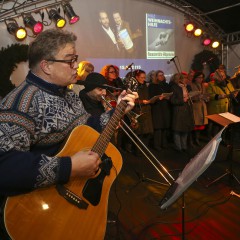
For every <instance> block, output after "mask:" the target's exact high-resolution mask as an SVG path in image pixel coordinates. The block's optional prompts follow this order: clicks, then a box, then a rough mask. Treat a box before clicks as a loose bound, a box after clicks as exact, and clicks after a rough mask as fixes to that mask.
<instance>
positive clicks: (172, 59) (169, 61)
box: [167, 56, 177, 64]
mask: <svg viewBox="0 0 240 240" xmlns="http://www.w3.org/2000/svg"><path fill="white" fill-rule="evenodd" d="M176 57H177V56H174V57H173V58H171V59H170V60H168V61H167V63H168V64H169V63H171V62H172V61H174V59H175V58H176Z"/></svg>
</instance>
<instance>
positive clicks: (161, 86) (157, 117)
mask: <svg viewBox="0 0 240 240" xmlns="http://www.w3.org/2000/svg"><path fill="white" fill-rule="evenodd" d="M148 88H149V98H150V99H153V100H154V101H152V102H151V106H152V118H153V128H154V134H153V147H154V148H155V149H156V150H158V151H159V150H161V149H162V148H165V147H166V145H167V135H168V130H169V128H170V125H171V109H170V103H169V97H170V95H171V94H170V92H171V90H170V87H169V85H168V83H167V82H166V78H165V76H164V72H163V71H161V70H158V71H156V73H155V77H154V78H153V80H152V83H150V85H149V87H148Z"/></svg>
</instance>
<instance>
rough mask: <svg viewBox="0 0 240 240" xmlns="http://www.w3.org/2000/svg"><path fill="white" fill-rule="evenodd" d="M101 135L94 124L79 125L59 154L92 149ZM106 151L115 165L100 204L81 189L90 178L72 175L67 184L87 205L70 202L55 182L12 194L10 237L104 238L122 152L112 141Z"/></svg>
mask: <svg viewBox="0 0 240 240" xmlns="http://www.w3.org/2000/svg"><path fill="white" fill-rule="evenodd" d="M98 137H99V133H98V132H96V131H95V130H93V129H92V128H90V127H88V126H78V127H76V128H75V129H74V130H73V132H72V133H71V135H70V136H69V139H68V141H67V142H66V144H65V146H64V148H63V149H62V150H61V152H60V153H59V154H57V156H71V155H73V154H74V153H76V152H78V151H80V150H90V149H92V146H93V145H94V143H95V142H96V141H97V139H98ZM105 153H106V155H107V156H109V157H111V160H112V164H113V167H112V168H111V170H110V174H109V175H107V176H106V177H105V178H104V181H103V184H102V190H101V197H100V201H99V203H98V204H97V205H95V204H91V203H90V202H89V201H88V200H86V199H85V198H84V197H83V194H82V191H83V189H84V186H85V184H86V182H87V181H88V180H89V179H87V178H76V179H71V180H70V181H69V183H68V184H66V185H64V186H65V187H66V188H68V189H69V190H71V191H72V192H73V193H75V194H76V195H77V196H79V197H80V198H81V199H83V200H84V201H85V202H87V203H88V206H87V208H86V209H80V208H79V207H77V206H75V205H74V204H72V203H69V202H68V201H67V200H66V199H65V198H64V197H62V196H61V195H60V194H59V193H58V191H57V189H56V187H55V186H53V187H49V188H44V189H38V190H35V191H33V192H31V193H28V194H23V195H19V196H14V197H10V198H8V199H7V202H6V205H5V211H4V219H5V226H6V229H7V231H8V233H9V235H10V237H11V238H12V239H13V240H32V239H34V240H45V239H49V240H50V239H51V240H61V239H64V240H76V239H82V240H95V239H96V240H102V239H104V236H105V231H106V222H107V210H108V197H109V192H110V188H111V185H112V183H113V181H114V180H115V178H116V176H117V174H118V173H119V172H120V170H121V167H122V157H121V154H120V153H119V151H118V150H117V149H116V147H115V146H114V145H112V144H111V143H109V144H108V146H107V149H106V151H105ZM100 171H102V170H100ZM98 175H99V172H98V173H97V174H96V176H98ZM96 176H94V178H96ZM94 178H93V179H94Z"/></svg>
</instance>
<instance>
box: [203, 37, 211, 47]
mask: <svg viewBox="0 0 240 240" xmlns="http://www.w3.org/2000/svg"><path fill="white" fill-rule="evenodd" d="M210 43H211V39H210V38H206V39H204V40H203V45H204V46H208V45H209V44H210Z"/></svg>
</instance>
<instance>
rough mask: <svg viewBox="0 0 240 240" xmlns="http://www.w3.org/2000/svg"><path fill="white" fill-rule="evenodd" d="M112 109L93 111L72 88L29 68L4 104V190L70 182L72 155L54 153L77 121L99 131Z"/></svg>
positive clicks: (0, 130)
mask: <svg viewBox="0 0 240 240" xmlns="http://www.w3.org/2000/svg"><path fill="white" fill-rule="evenodd" d="M110 115H111V113H104V114H102V115H101V116H94V117H91V116H90V115H89V114H87V113H86V111H85V109H84V107H83V104H82V102H81V100H80V99H79V97H78V96H77V95H76V94H75V93H74V92H73V91H71V90H69V89H67V88H65V87H60V86H57V85H55V84H51V83H48V82H46V81H44V80H42V79H41V78H39V77H37V76H36V75H34V74H33V73H32V72H29V73H28V75H27V77H26V80H25V81H24V82H23V83H22V84H21V85H20V86H19V87H17V88H16V89H14V91H12V92H11V93H9V94H8V95H7V96H6V97H5V98H4V99H3V101H2V102H1V104H0V195H5V196H7V195H15V194H20V193H24V192H28V191H31V190H33V189H35V188H39V187H43V186H48V185H51V184H56V183H62V184H63V183H66V182H67V181H68V180H69V177H70V173H71V159H70V157H54V155H55V154H56V153H57V152H59V150H60V146H61V145H62V143H63V141H64V140H65V139H66V137H67V136H68V134H69V133H70V132H71V131H72V130H73V128H74V127H76V126H78V125H82V124H88V125H90V126H92V127H93V128H95V129H96V130H98V131H101V129H102V128H103V127H104V126H105V125H106V123H107V122H108V120H109V118H110Z"/></svg>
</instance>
